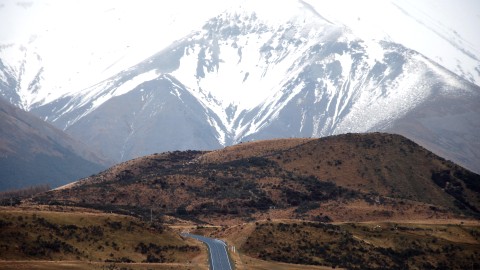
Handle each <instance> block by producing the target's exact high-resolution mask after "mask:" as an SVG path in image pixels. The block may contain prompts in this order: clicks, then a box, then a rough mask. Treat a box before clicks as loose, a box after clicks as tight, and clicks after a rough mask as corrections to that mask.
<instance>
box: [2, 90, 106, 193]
mask: <svg viewBox="0 0 480 270" xmlns="http://www.w3.org/2000/svg"><path fill="white" fill-rule="evenodd" d="M0 115H1V117H0V124H1V127H2V128H1V130H0V150H1V153H2V154H1V157H0V168H1V170H0V171H1V173H0V179H1V180H2V181H1V183H0V190H6V189H14V188H22V187H28V186H35V185H38V184H50V186H52V187H56V186H59V185H63V184H66V183H68V182H69V181H74V180H76V179H78V178H80V177H85V176H87V175H89V174H92V173H96V172H98V171H100V170H101V169H104V168H105V167H106V166H107V165H109V163H108V161H106V160H104V159H102V158H99V157H98V156H96V155H95V154H93V152H91V151H89V150H87V148H86V147H85V146H84V145H83V144H81V143H79V142H78V141H75V140H73V139H72V138H70V137H69V136H68V135H66V134H65V133H63V132H61V131H60V130H58V129H56V128H54V127H53V126H52V125H50V124H48V123H45V122H44V121H42V120H40V119H38V118H37V117H35V116H33V115H31V114H29V113H28V112H25V111H23V110H21V109H18V108H17V107H14V106H13V105H11V104H10V103H8V102H7V101H6V100H4V99H3V98H0Z"/></svg>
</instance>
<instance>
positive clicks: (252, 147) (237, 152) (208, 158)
mask: <svg viewBox="0 0 480 270" xmlns="http://www.w3.org/2000/svg"><path fill="white" fill-rule="evenodd" d="M312 140H314V139H307V138H303V139H274V140H267V141H254V142H245V143H240V144H237V145H233V146H228V147H225V148H223V149H220V150H216V151H212V152H209V153H206V154H204V155H202V156H200V157H199V158H198V161H199V162H200V163H204V164H205V163H220V162H229V161H232V160H238V159H244V158H250V157H262V156H268V155H271V154H273V153H277V152H279V151H285V150H288V149H291V148H293V147H297V146H299V145H301V144H304V143H306V142H309V141H312Z"/></svg>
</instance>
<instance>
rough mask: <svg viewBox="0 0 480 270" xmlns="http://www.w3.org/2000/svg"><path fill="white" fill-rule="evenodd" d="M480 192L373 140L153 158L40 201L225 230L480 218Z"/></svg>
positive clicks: (248, 146)
mask: <svg viewBox="0 0 480 270" xmlns="http://www.w3.org/2000/svg"><path fill="white" fill-rule="evenodd" d="M479 192H480V176H479V175H477V174H474V173H472V172H470V171H468V170H466V169H464V168H462V167H460V166H458V165H455V164H453V163H452V162H450V161H447V160H444V159H442V158H440V157H438V156H436V155H434V154H432V153H431V152H429V151H427V150H426V149H424V148H422V147H420V146H419V145H417V144H415V143H414V142H412V141H410V140H408V139H406V138H404V137H402V136H399V135H391V134H383V133H371V134H346V135H338V136H332V137H327V138H321V139H279V140H271V141H259V142H250V143H243V144H240V145H236V146H232V147H227V148H225V149H222V150H218V151H213V152H200V151H184V152H178V151H177V152H168V153H162V154H155V155H151V156H146V157H143V158H139V159H135V160H131V161H128V162H125V163H122V164H120V165H117V166H115V167H112V168H110V169H109V170H107V171H105V172H102V173H100V174H98V175H95V176H92V177H89V178H86V179H84V180H82V181H80V182H77V183H75V184H73V185H70V186H67V187H64V188H62V189H59V190H55V191H52V192H49V193H47V194H44V195H42V196H39V197H36V198H35V201H36V202H39V203H45V204H71V205H80V206H87V207H94V208H99V209H107V210H110V211H119V212H127V213H136V214H139V215H145V216H148V215H149V213H150V209H152V210H153V211H155V212H156V213H164V214H172V215H176V216H179V217H183V218H193V219H197V220H202V221H205V222H210V223H220V224H222V223H225V222H227V220H229V221H232V220H234V219H235V218H240V219H243V220H252V219H262V218H269V217H271V218H304V219H317V220H330V219H333V220H372V219H409V218H434V217H436V218H449V217H452V215H453V214H455V215H458V214H463V215H469V216H478V214H479V210H478V209H480V200H479ZM227 216H228V218H227Z"/></svg>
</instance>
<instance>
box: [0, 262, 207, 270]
mask: <svg viewBox="0 0 480 270" xmlns="http://www.w3.org/2000/svg"><path fill="white" fill-rule="evenodd" d="M0 269H2V270H97V269H98V270H105V269H112V270H116V269H128V270H189V269H190V270H197V269H198V270H207V269H208V266H207V265H205V264H201V265H200V264H195V263H192V264H180V263H101V262H79V261H8V262H6V261H0Z"/></svg>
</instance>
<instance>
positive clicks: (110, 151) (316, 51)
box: [32, 5, 480, 170]
mask: <svg viewBox="0 0 480 270" xmlns="http://www.w3.org/2000/svg"><path fill="white" fill-rule="evenodd" d="M292 14H293V15H292ZM261 15H262V14H259V15H257V13H255V12H254V11H251V10H248V9H247V8H245V9H240V11H238V10H234V11H230V12H226V13H223V14H221V15H219V16H218V17H216V18H213V19H212V20H210V21H209V22H207V24H206V25H205V26H204V27H203V29H202V30H201V31H198V32H196V33H194V34H192V35H191V36H188V37H186V38H184V39H181V40H179V41H178V42H176V43H174V44H173V45H172V46H170V47H169V48H167V49H165V50H163V51H161V52H159V53H158V54H156V55H154V56H152V57H151V58H149V59H147V60H145V61H144V62H142V63H140V64H138V65H136V66H134V67H132V68H130V69H128V70H126V71H124V72H121V73H119V74H118V75H116V76H114V77H112V78H111V79H108V80H106V81H103V82H101V83H99V84H97V85H95V86H93V87H92V88H89V89H86V90H85V91H82V92H80V93H78V94H74V95H66V96H64V97H63V98H61V99H58V100H56V101H55V102H52V103H49V104H46V105H44V106H40V107H38V108H35V109H33V110H32V111H33V112H35V113H36V114H38V115H40V116H41V117H42V118H44V119H47V120H48V121H51V122H52V123H53V124H54V125H56V126H58V127H60V128H62V129H65V130H66V131H67V132H68V133H69V134H72V135H73V136H75V137H76V138H79V139H80V140H82V141H85V142H91V143H92V144H93V146H94V147H95V148H98V149H101V150H102V151H103V152H104V153H105V154H107V155H108V156H109V157H110V158H113V159H115V160H117V161H122V160H127V159H130V158H134V157H138V156H142V155H145V154H150V153H152V152H161V151H168V150H186V149H216V148H219V147H222V146H225V145H231V144H235V143H238V142H241V141H248V140H255V139H268V138H275V137H322V136H328V135H332V134H341V133H346V132H365V131H395V132H398V133H401V134H404V135H407V136H409V137H410V138H411V139H413V140H415V141H417V142H419V143H422V144H423V145H425V146H427V147H429V148H430V149H431V150H433V151H435V152H436V153H439V154H441V155H442V156H444V157H446V158H448V159H452V160H455V161H457V162H460V163H461V164H462V165H465V166H468V167H469V168H471V169H474V170H478V168H479V167H478V166H479V164H480V157H479V154H478V153H479V152H480V151H479V150H480V149H479V145H478V142H477V140H475V139H474V134H479V133H480V126H479V125H478V121H477V120H476V119H479V117H480V111H479V110H480V109H479V106H477V105H478V104H480V88H479V87H478V86H476V85H473V84H470V83H468V82H466V81H464V80H463V79H461V78H460V77H458V76H456V75H454V74H453V73H451V72H449V71H447V70H446V69H444V68H442V67H441V66H439V65H437V64H435V63H434V62H432V61H431V60H429V59H427V58H425V57H424V56H422V55H421V54H419V53H417V52H415V51H412V50H409V49H407V48H405V47H403V46H401V45H399V44H395V43H391V42H385V41H381V42H374V41H365V40H361V39H359V38H358V37H356V36H354V35H353V34H352V33H351V32H349V30H348V29H346V28H344V27H341V26H338V25H335V24H332V23H330V22H329V21H328V20H326V19H325V18H323V17H321V15H319V14H318V13H316V12H314V11H312V9H311V8H309V7H308V6H306V5H302V6H295V12H292V13H289V14H282V16H283V17H282V16H280V17H279V18H277V19H276V20H273V21H272V19H271V18H267V17H261ZM446 104H447V105H446ZM447 108H448V109H447ZM433 118H435V119H433ZM411 126H415V128H414V129H413V130H412V129H411V128H410V127H411ZM106 127H108V128H106ZM446 130H447V131H448V132H445V131H446ZM173 134H180V135H179V136H174V135H173ZM152 146H153V147H152ZM452 149H454V151H452Z"/></svg>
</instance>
